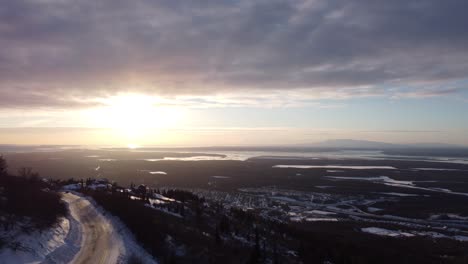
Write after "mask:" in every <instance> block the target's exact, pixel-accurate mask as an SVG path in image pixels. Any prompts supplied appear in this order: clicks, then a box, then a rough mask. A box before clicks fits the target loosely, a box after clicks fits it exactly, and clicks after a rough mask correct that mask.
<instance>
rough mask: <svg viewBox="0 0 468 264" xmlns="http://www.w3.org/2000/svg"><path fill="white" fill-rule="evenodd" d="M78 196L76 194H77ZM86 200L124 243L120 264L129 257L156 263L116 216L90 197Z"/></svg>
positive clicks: (146, 262)
mask: <svg viewBox="0 0 468 264" xmlns="http://www.w3.org/2000/svg"><path fill="white" fill-rule="evenodd" d="M77 195H78V194H77ZM83 198H85V199H87V200H88V201H89V202H90V203H91V204H92V205H93V206H94V207H95V208H96V210H97V211H98V212H100V213H101V214H102V215H103V216H104V217H105V218H106V219H107V220H108V221H109V222H110V223H111V224H112V226H113V227H114V228H115V230H116V231H117V233H118V234H119V235H120V236H121V239H122V240H123V243H124V247H125V248H124V249H122V254H121V256H120V261H119V262H120V263H127V261H128V260H129V258H130V257H131V256H136V257H138V258H139V260H140V261H141V262H142V263H144V264H157V263H158V262H157V261H156V260H155V259H154V258H153V256H151V255H150V254H149V253H148V252H146V250H145V249H144V248H143V247H141V246H140V245H139V244H138V243H137V241H136V239H135V237H134V235H133V233H132V232H131V231H130V230H129V229H128V228H127V226H125V224H124V223H123V222H122V221H121V220H120V219H119V218H118V217H116V216H114V215H112V214H111V213H109V212H107V211H106V210H105V209H103V208H102V207H101V206H100V205H99V204H98V203H97V202H96V201H94V200H93V199H92V198H91V197H83Z"/></svg>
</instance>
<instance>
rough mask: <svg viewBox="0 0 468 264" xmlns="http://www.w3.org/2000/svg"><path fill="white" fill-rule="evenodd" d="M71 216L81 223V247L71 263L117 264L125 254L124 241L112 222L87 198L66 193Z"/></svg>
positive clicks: (65, 199)
mask: <svg viewBox="0 0 468 264" xmlns="http://www.w3.org/2000/svg"><path fill="white" fill-rule="evenodd" d="M63 200H64V201H65V202H67V203H68V204H69V209H70V213H71V216H72V217H73V218H75V219H76V221H77V222H78V223H79V224H80V225H81V231H82V240H81V249H80V251H79V252H78V253H77V254H76V255H75V257H74V258H73V260H72V261H71V263H74V264H81V263H83V264H84V263H95V264H104V263H105V264H115V263H117V262H118V261H119V256H120V255H121V254H124V252H122V251H124V248H125V247H124V246H123V241H122V238H121V237H120V235H119V234H118V233H117V232H116V230H115V229H114V228H113V226H112V225H111V223H109V221H108V220H107V219H106V218H105V217H104V216H103V215H102V214H101V213H100V212H99V211H98V210H96V208H95V207H94V206H93V205H92V204H91V203H90V202H89V201H88V200H87V199H84V198H82V197H80V196H77V195H74V194H72V193H64V194H63Z"/></svg>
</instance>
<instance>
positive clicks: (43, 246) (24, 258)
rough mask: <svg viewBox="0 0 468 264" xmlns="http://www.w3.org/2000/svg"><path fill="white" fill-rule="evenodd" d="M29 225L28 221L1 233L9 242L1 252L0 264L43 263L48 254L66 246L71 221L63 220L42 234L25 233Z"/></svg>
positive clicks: (35, 232) (34, 232) (37, 232)
mask: <svg viewBox="0 0 468 264" xmlns="http://www.w3.org/2000/svg"><path fill="white" fill-rule="evenodd" d="M29 225H30V223H28V221H23V222H18V223H17V224H16V225H15V227H14V228H13V229H12V230H8V231H2V232H0V236H1V237H2V239H3V240H5V241H6V242H7V245H6V246H5V247H4V248H2V249H1V250H0V263H2V264H3V263H5V264H7V263H39V262H42V261H44V260H45V259H46V257H47V255H48V254H50V253H51V252H53V251H54V250H56V249H57V248H59V247H61V246H62V245H64V244H65V240H66V237H67V234H68V233H69V230H70V221H69V220H68V219H66V218H61V219H60V220H59V222H58V223H57V224H56V225H55V226H54V227H52V228H49V229H46V230H43V231H42V232H40V231H33V232H30V233H26V232H24V228H25V227H27V226H29ZM15 249H16V250H15Z"/></svg>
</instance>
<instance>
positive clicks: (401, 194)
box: [380, 192, 419, 197]
mask: <svg viewBox="0 0 468 264" xmlns="http://www.w3.org/2000/svg"><path fill="white" fill-rule="evenodd" d="M380 194H386V195H392V196H400V197H409V196H419V195H418V194H413V193H399V192H381V193H380Z"/></svg>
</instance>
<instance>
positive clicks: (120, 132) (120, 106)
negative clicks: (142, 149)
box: [91, 94, 182, 148]
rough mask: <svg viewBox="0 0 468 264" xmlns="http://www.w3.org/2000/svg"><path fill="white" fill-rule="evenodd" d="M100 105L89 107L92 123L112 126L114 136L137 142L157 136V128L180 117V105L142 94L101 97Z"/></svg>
mask: <svg viewBox="0 0 468 264" xmlns="http://www.w3.org/2000/svg"><path fill="white" fill-rule="evenodd" d="M100 103H102V104H103V106H102V107H99V108H96V109H95V110H93V111H92V113H91V115H92V117H91V118H92V119H93V122H94V123H97V125H99V126H101V127H106V128H111V129H112V130H113V131H114V134H115V135H114V136H117V137H123V138H124V140H128V142H132V143H131V144H129V145H128V147H129V148H135V147H136V146H137V145H136V143H138V142H140V141H142V140H145V139H147V138H148V137H155V136H157V133H158V129H165V128H170V127H173V126H176V125H177V124H178V121H179V120H180V119H181V117H182V111H181V109H179V108H175V107H167V106H164V105H163V104H161V102H160V101H158V98H155V97H152V96H146V95H141V94H123V95H118V96H114V97H110V98H106V99H102V100H100Z"/></svg>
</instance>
